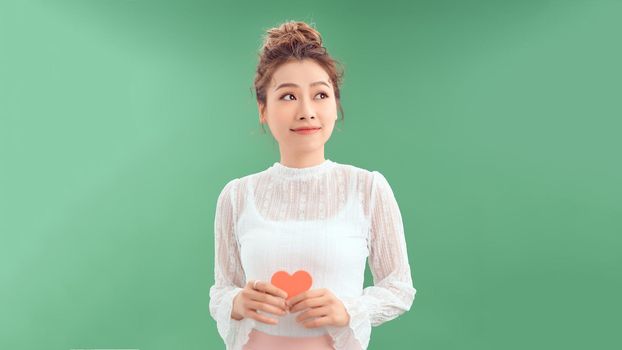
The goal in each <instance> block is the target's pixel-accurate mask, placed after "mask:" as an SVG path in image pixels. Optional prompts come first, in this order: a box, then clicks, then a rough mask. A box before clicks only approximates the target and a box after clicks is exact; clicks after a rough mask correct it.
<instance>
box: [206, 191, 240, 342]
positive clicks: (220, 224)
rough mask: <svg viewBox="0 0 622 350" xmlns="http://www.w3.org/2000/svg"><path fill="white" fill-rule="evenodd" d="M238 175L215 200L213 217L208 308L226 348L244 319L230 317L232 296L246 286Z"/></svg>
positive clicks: (234, 338) (233, 340) (232, 340)
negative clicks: (238, 215) (239, 229)
mask: <svg viewBox="0 0 622 350" xmlns="http://www.w3.org/2000/svg"><path fill="white" fill-rule="evenodd" d="M237 181H238V179H234V180H231V181H230V182H228V183H227V184H226V185H225V187H224V188H223V190H222V191H221V193H220V195H219V197H218V201H217V204H216V215H215V219H214V248H215V255H214V285H213V286H212V287H211V288H210V292H209V295H210V301H209V310H210V314H211V316H212V318H213V319H214V320H215V321H216V326H217V328H218V333H219V334H220V336H221V337H222V339H223V341H224V342H225V345H226V348H227V349H232V348H234V344H235V343H236V334H237V331H238V329H239V327H240V326H241V322H242V320H239V321H238V320H235V319H233V318H231V310H232V307H233V298H235V296H236V295H237V294H238V293H239V292H240V291H241V290H242V289H243V287H244V283H245V282H244V271H243V269H242V264H241V262H240V254H239V249H238V243H237V239H236V237H235V217H236V215H235V200H234V198H236V196H235V194H236V190H237Z"/></svg>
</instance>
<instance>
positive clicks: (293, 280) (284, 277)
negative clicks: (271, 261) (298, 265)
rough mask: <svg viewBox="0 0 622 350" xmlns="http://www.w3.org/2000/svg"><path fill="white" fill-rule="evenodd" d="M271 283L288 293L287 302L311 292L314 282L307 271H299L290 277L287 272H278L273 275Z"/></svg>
mask: <svg viewBox="0 0 622 350" xmlns="http://www.w3.org/2000/svg"><path fill="white" fill-rule="evenodd" d="M270 282H271V283H272V284H274V285H275V286H277V287H278V288H281V289H283V290H284V291H285V292H287V300H289V299H291V298H293V297H295V296H296V295H298V294H300V293H302V292H304V291H306V290H309V288H311V284H312V282H313V281H312V279H311V275H310V274H309V273H308V272H307V271H304V270H298V271H296V272H295V273H294V274H293V275H290V274H289V273H287V272H286V271H277V272H275V273H274V275H272V279H271V281H270Z"/></svg>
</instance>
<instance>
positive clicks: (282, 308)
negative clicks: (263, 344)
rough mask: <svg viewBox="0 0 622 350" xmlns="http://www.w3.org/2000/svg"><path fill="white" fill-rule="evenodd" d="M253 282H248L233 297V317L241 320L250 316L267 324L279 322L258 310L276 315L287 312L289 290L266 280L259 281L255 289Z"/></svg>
mask: <svg viewBox="0 0 622 350" xmlns="http://www.w3.org/2000/svg"><path fill="white" fill-rule="evenodd" d="M253 283H254V281H249V282H248V283H246V287H244V289H242V290H241V291H240V292H239V293H238V294H237V295H236V296H235V298H233V307H232V310H231V318H233V319H234V320H238V321H239V320H241V319H243V318H245V317H250V318H252V319H255V320H257V321H260V322H263V323H267V324H273V325H274V324H277V323H279V322H278V320H275V319H273V318H270V317H266V316H264V315H261V314H259V313H258V312H257V311H258V310H261V311H265V312H269V313H271V314H275V315H285V314H287V311H288V307H287V305H286V304H285V299H286V298H287V292H285V291H284V290H282V289H280V288H277V287H276V286H275V285H273V284H271V283H269V282H264V281H258V282H257V284H256V285H255V289H253Z"/></svg>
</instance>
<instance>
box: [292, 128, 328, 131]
mask: <svg viewBox="0 0 622 350" xmlns="http://www.w3.org/2000/svg"><path fill="white" fill-rule="evenodd" d="M318 129H321V128H301V129H289V130H291V131H305V130H318Z"/></svg>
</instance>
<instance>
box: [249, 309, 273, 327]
mask: <svg viewBox="0 0 622 350" xmlns="http://www.w3.org/2000/svg"><path fill="white" fill-rule="evenodd" d="M247 313H248V317H250V318H252V319H255V320H257V321H259V322H263V323H267V324H277V323H279V321H278V320H275V319H273V318H270V317H266V316H263V315H260V314H258V313H257V312H255V311H253V310H248V311H247Z"/></svg>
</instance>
